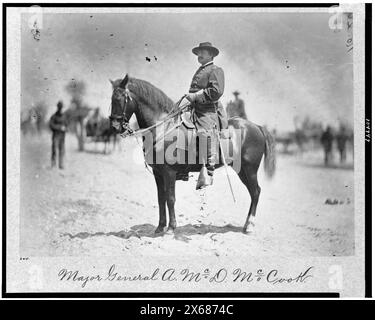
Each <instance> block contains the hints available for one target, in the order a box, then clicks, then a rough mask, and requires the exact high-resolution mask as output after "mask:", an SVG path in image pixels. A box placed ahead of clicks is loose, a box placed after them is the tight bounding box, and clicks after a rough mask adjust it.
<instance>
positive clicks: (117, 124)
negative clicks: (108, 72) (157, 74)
mask: <svg viewBox="0 0 375 320" xmlns="http://www.w3.org/2000/svg"><path fill="white" fill-rule="evenodd" d="M110 82H111V84H112V88H113V92H112V103H111V115H110V116H109V119H110V122H111V126H112V127H114V128H115V130H116V132H117V133H123V134H124V133H125V134H131V133H132V129H131V128H130V126H129V120H130V118H131V116H132V115H133V113H134V103H132V97H131V93H130V91H129V89H128V87H127V86H128V82H129V76H128V75H126V76H125V78H124V79H122V80H121V79H120V80H115V81H112V80H110Z"/></svg>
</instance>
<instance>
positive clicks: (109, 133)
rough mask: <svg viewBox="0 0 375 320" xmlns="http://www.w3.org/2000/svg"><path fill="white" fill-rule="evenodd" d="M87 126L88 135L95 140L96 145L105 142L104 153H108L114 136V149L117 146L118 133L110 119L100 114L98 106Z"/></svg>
mask: <svg viewBox="0 0 375 320" xmlns="http://www.w3.org/2000/svg"><path fill="white" fill-rule="evenodd" d="M85 128H86V136H87V137H90V138H92V140H93V141H95V147H96V143H97V142H104V150H103V153H104V154H106V153H107V146H108V144H109V143H110V141H111V138H113V149H115V148H116V143H117V133H116V131H115V129H114V128H113V127H112V126H111V123H110V120H109V119H108V118H105V117H103V116H102V115H100V111H99V108H96V109H95V112H94V114H93V115H92V116H90V117H89V118H88V120H87V122H86V126H85Z"/></svg>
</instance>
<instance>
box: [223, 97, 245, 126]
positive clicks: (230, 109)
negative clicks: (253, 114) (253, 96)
mask: <svg viewBox="0 0 375 320" xmlns="http://www.w3.org/2000/svg"><path fill="white" fill-rule="evenodd" d="M233 94H234V101H230V102H229V103H228V105H227V114H228V117H229V118H232V117H240V118H242V119H245V120H247V115H246V112H245V103H244V102H243V100H242V99H240V98H239V97H238V96H239V94H240V93H239V92H238V91H234V92H233Z"/></svg>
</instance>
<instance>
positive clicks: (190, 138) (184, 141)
mask: <svg viewBox="0 0 375 320" xmlns="http://www.w3.org/2000/svg"><path fill="white" fill-rule="evenodd" d="M177 130H178V132H177V143H176V148H177V152H179V151H180V152H188V153H189V158H190V159H197V158H198V151H199V145H198V144H197V143H196V141H197V137H198V134H197V128H196V126H195V124H194V122H193V120H192V115H191V112H190V111H187V112H183V113H182V114H181V115H180V125H179V126H178V127H177ZM216 133H217V134H218V137H219V139H220V143H219V141H217V142H218V143H217V150H216V152H215V153H216V155H217V157H218V158H217V159H216V163H217V164H219V165H223V164H224V163H223V157H222V154H223V156H224V158H225V161H226V163H227V164H230V163H231V162H232V155H233V143H232V139H231V138H232V135H231V133H230V130H229V129H222V130H220V131H216ZM193 143H195V147H194V145H193Z"/></svg>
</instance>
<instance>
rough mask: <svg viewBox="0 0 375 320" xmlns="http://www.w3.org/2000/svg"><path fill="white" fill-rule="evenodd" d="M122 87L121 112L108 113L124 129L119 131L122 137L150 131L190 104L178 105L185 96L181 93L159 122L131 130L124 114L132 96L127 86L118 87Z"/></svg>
mask: <svg viewBox="0 0 375 320" xmlns="http://www.w3.org/2000/svg"><path fill="white" fill-rule="evenodd" d="M120 89H122V91H121V97H123V98H124V105H122V106H121V108H122V114H121V115H118V116H113V115H112V114H111V115H110V117H109V119H110V120H111V121H117V122H119V123H120V126H121V127H122V128H123V129H124V132H123V133H121V136H122V137H127V136H131V135H136V134H137V135H138V134H140V135H142V134H143V133H144V132H146V131H150V130H151V129H153V128H155V127H157V126H159V125H161V124H163V123H165V122H166V121H168V120H170V119H173V118H174V117H175V116H177V115H178V114H180V113H182V112H183V111H184V110H185V109H186V108H187V107H189V106H190V103H186V104H184V105H183V106H181V107H180V104H181V102H182V100H184V98H185V97H186V95H183V96H182V97H181V99H180V100H178V101H177V103H176V104H175V106H174V107H173V109H172V110H171V111H170V112H169V113H168V115H167V116H166V117H165V118H164V119H162V120H160V121H159V122H157V123H155V124H153V125H151V126H149V127H147V128H144V129H138V130H133V129H132V128H131V127H130V125H129V120H130V119H128V118H127V116H126V105H127V103H128V101H132V100H133V99H132V97H131V95H130V91H129V89H128V88H125V89H123V88H120Z"/></svg>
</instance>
